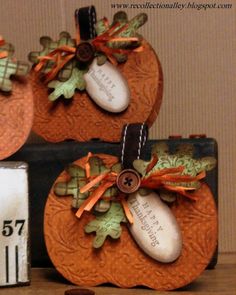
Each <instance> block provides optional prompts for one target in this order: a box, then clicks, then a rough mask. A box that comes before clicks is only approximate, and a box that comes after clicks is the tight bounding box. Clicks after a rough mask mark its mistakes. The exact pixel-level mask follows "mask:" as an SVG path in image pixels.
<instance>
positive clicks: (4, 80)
mask: <svg viewBox="0 0 236 295" xmlns="http://www.w3.org/2000/svg"><path fill="white" fill-rule="evenodd" d="M3 51H4V52H5V51H6V52H7V53H8V56H7V57H4V58H0V90H2V91H11V89H12V82H11V80H10V77H11V76H12V75H16V76H25V75H27V73H28V72H29V65H28V64H27V63H24V62H20V61H16V60H14V59H13V58H12V56H13V54H14V47H13V45H11V44H9V43H6V44H4V45H3V46H1V47H0V52H3Z"/></svg>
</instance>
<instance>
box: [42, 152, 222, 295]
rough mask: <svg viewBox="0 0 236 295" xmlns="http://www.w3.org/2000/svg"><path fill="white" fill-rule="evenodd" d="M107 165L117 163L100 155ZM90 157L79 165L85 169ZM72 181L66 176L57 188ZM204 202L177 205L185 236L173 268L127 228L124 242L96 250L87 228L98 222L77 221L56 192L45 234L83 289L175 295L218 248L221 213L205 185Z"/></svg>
mask: <svg viewBox="0 0 236 295" xmlns="http://www.w3.org/2000/svg"><path fill="white" fill-rule="evenodd" d="M97 156H99V157H100V158H101V159H102V160H103V162H104V163H105V165H108V166H109V165H112V164H114V163H116V162H117V158H116V157H113V156H110V155H104V154H99V155H97ZM85 162H86V158H82V159H80V160H78V161H76V162H75V164H77V165H79V166H81V167H82V168H84V165H85ZM66 180H68V175H67V173H66V172H63V173H62V174H61V175H60V176H59V177H58V179H57V180H56V182H55V183H58V182H61V181H66ZM198 194H200V195H201V198H199V200H198V201H196V202H192V201H189V200H186V199H185V198H182V197H181V196H179V198H178V199H177V201H176V202H175V203H174V204H173V205H172V206H171V210H172V213H173V214H174V215H175V217H176V219H177V221H178V223H179V225H180V228H181V232H182V237H183V249H182V253H181V255H180V257H179V258H178V259H177V260H176V261H174V262H173V263H167V264H164V263H161V262H157V261H155V260H153V259H152V258H150V257H149V256H147V255H146V254H145V253H144V252H143V251H142V250H141V249H140V248H139V247H138V246H137V244H136V243H135V241H134V240H133V238H132V236H131V235H130V233H129V231H128V228H127V227H126V225H125V224H124V225H122V235H121V237H120V239H119V240H109V239H108V240H106V241H105V244H104V245H103V247H102V248H100V249H94V248H93V247H92V240H93V236H92V235H91V234H89V235H88V234H86V233H85V232H84V225H85V224H86V223H88V221H90V220H91V219H92V218H93V217H92V214H90V213H88V214H84V215H83V216H82V217H81V219H78V218H76V216H75V212H74V211H73V210H72V209H71V198H70V197H58V196H56V195H55V194H54V192H53V188H52V190H51V192H50V194H49V197H48V200H47V204H46V207H45V215H44V233H45V241H46V246H47V250H48V253H49V256H50V258H51V260H52V262H53V264H54V266H55V267H56V269H57V270H58V271H59V272H60V273H61V274H62V275H63V276H64V277H65V278H66V279H68V280H69V281H71V282H72V283H74V284H77V285H80V286H96V285H99V284H102V283H112V284H114V285H116V286H119V287H124V288H128V287H134V286H140V285H143V286H147V287H150V288H153V289H157V290H173V289H177V288H180V287H182V286H185V285H187V284H189V283H190V282H192V281H193V280H195V279H196V278H197V277H198V276H199V275H200V274H201V272H202V271H203V270H204V269H205V267H206V266H207V265H208V263H209V261H210V259H211V257H212V255H213V253H214V250H215V247H216V243H217V211H216V207H215V202H214V199H213V196H212V193H211V191H210V189H209V187H208V186H207V185H206V184H202V187H201V188H200V190H199V191H198Z"/></svg>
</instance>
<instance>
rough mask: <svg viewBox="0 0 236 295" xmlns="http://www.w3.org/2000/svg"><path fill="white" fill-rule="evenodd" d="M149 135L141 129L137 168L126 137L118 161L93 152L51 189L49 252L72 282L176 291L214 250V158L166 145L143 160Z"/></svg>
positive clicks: (47, 232) (46, 217)
mask: <svg viewBox="0 0 236 295" xmlns="http://www.w3.org/2000/svg"><path fill="white" fill-rule="evenodd" d="M142 126H143V125H142ZM126 131H127V130H126V129H125V132H124V138H125V137H126V133H128V131H127V132H126ZM143 134H144V133H143V127H141V129H140V138H141V139H142V140H140V144H138V145H137V147H138V153H137V156H134V159H135V160H134V161H132V163H131V165H128V166H127V162H126V159H127V157H126V156H127V154H126V153H127V150H128V153H129V151H130V148H128V147H127V144H124V140H123V145H122V146H123V148H122V152H121V160H120V161H119V159H118V158H117V157H114V156H111V155H108V154H94V155H93V154H92V153H89V154H88V155H87V156H86V157H83V158H81V159H79V160H77V161H75V162H74V163H73V164H72V165H70V166H69V167H68V168H67V170H66V171H64V172H63V173H61V175H60V176H59V177H58V179H57V180H56V181H55V183H54V185H53V187H52V189H51V191H50V194H49V197H48V200H47V203H46V207H45V215H44V234H45V241H46V246H47V250H48V253H49V256H50V258H51V260H52V262H53V264H54V265H55V267H56V269H57V270H58V271H59V272H60V273H61V274H62V275H63V276H64V277H65V278H66V279H68V280H69V281H71V282H72V283H74V284H77V285H80V286H96V285H99V284H102V283H112V284H114V285H117V286H120V287H124V288H127V287H134V286H140V285H144V286H147V287H150V288H153V289H156V290H173V289H177V288H180V287H182V286H184V285H187V284H189V283H190V282H192V281H193V280H194V279H196V278H197V277H198V276H199V275H200V274H201V272H202V271H203V270H204V269H205V268H206V266H207V265H208V263H209V261H210V259H211V257H212V255H213V253H214V250H215V248H216V244H217V212H216V207H215V202H214V199H213V195H212V193H211V191H210V188H209V187H208V185H207V184H206V183H204V178H205V176H206V173H207V171H209V170H211V169H213V168H214V167H215V165H216V160H215V159H214V158H213V157H204V158H194V156H193V155H194V152H193V149H191V148H189V147H186V144H185V146H184V145H183V146H179V147H177V149H176V151H175V152H174V153H173V152H171V153H170V152H169V151H168V146H167V145H166V144H162V143H160V144H156V145H154V146H153V148H152V152H151V155H150V160H149V161H144V160H142V159H139V157H140V155H141V153H140V148H139V147H142V146H144V143H145V140H146V135H143ZM125 146H126V147H125Z"/></svg>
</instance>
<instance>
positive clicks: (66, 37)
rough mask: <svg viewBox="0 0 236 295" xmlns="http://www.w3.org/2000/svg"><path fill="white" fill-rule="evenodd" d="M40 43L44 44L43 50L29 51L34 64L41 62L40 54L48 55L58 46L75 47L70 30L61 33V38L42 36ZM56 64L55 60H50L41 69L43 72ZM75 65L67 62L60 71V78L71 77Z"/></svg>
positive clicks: (62, 79) (64, 79) (63, 79)
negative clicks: (53, 38)
mask: <svg viewBox="0 0 236 295" xmlns="http://www.w3.org/2000/svg"><path fill="white" fill-rule="evenodd" d="M40 44H41V45H42V46H43V49H42V50H41V51H33V52H30V53H29V56H28V58H29V60H30V61H31V62H32V63H33V64H37V63H38V62H39V59H38V58H39V57H40V56H45V55H48V54H49V53H50V52H52V51H53V50H55V49H56V48H58V47H60V46H63V45H67V46H70V47H75V40H74V39H72V38H71V36H70V34H69V33H68V32H61V33H60V35H59V40H57V41H53V40H52V39H51V38H50V37H48V36H43V37H41V38H40ZM53 65H54V62H52V61H48V62H47V63H46V64H45V66H44V67H43V69H42V70H41V72H42V73H45V74H46V73H47V72H49V71H50V70H51V69H52V67H53ZM74 67H75V63H73V62H69V63H67V64H66V65H65V66H64V67H63V69H62V70H60V72H59V73H58V79H59V80H60V81H66V80H68V79H69V78H70V76H71V74H72V70H73V68H74Z"/></svg>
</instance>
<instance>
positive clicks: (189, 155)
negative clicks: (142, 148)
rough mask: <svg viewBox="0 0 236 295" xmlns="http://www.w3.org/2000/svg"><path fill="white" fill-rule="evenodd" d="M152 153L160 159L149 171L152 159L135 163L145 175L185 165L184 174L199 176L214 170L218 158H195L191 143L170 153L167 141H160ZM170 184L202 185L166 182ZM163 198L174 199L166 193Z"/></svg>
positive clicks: (137, 168) (197, 182) (194, 186)
mask: <svg viewBox="0 0 236 295" xmlns="http://www.w3.org/2000/svg"><path fill="white" fill-rule="evenodd" d="M152 154H156V156H157V158H158V161H157V163H156V164H155V166H154V167H153V168H152V169H151V171H150V172H149V173H146V169H147V167H148V165H149V163H150V162H151V161H152V159H151V160H150V161H143V160H135V161H134V163H133V166H134V168H135V169H136V170H137V171H138V172H139V173H140V174H141V175H142V176H143V177H148V176H149V175H150V174H152V173H153V172H155V171H158V170H161V169H165V168H176V167H179V166H184V168H185V169H184V171H183V173H182V174H183V175H190V176H193V177H194V176H197V175H198V174H199V173H200V172H202V171H209V170H212V169H213V168H214V167H215V165H216V159H215V158H213V157H204V158H201V159H195V158H193V154H194V150H193V146H192V145H189V144H185V145H180V146H179V147H178V148H177V150H176V152H175V153H173V154H170V153H169V151H168V145H167V144H166V143H159V144H156V145H154V146H153V149H152ZM165 183H166V184H168V185H173V186H175V185H181V186H184V187H192V188H195V189H198V188H199V187H200V182H199V181H194V182H182V183H173V182H167V181H166V182H165ZM163 199H166V200H167V201H169V200H172V199H173V200H174V199H175V197H174V196H173V195H164V194H163Z"/></svg>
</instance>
